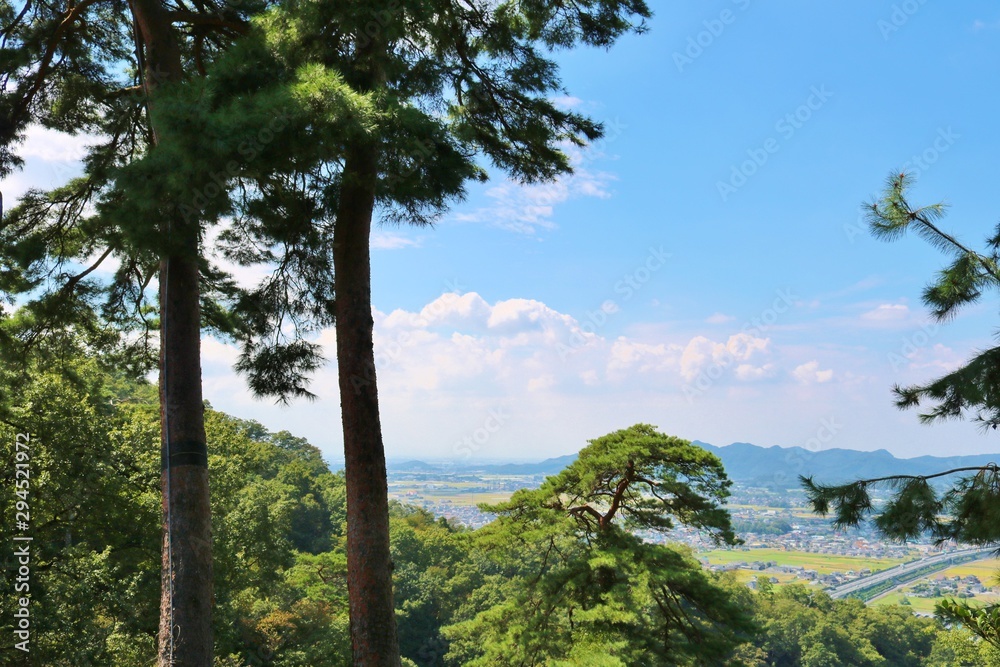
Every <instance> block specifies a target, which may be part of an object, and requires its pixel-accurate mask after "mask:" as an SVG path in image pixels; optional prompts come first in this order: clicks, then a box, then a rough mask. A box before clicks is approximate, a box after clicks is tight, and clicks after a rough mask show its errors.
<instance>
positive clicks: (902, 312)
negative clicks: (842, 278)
mask: <svg viewBox="0 0 1000 667" xmlns="http://www.w3.org/2000/svg"><path fill="white" fill-rule="evenodd" d="M909 316H910V307H909V306H907V305H906V304H903V303H883V304H880V305H879V306H878V307H876V308H874V309H872V310H869V311H867V312H865V313H862V314H861V319H862V320H864V321H866V322H874V323H889V322H905V321H906V320H907V319H908V318H909Z"/></svg>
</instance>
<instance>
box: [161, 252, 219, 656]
mask: <svg viewBox="0 0 1000 667" xmlns="http://www.w3.org/2000/svg"><path fill="white" fill-rule="evenodd" d="M192 240H193V244H192V243H191V241H192ZM188 245H189V246H190V245H193V246H194V248H193V249H194V250H197V237H195V238H194V239H189V240H188ZM198 273H199V272H198V264H197V262H196V261H195V260H194V259H192V258H191V256H190V255H187V254H185V255H175V256H172V257H169V258H168V259H166V260H164V261H163V263H162V264H161V270H160V313H161V315H160V316H161V333H160V335H161V344H160V428H161V452H162V460H163V467H162V476H161V479H160V484H161V488H162V490H163V561H162V570H161V572H162V576H161V581H162V588H161V593H160V637H159V665H160V667H173V666H174V665H177V666H180V667H211V665H212V662H213V657H212V656H213V645H212V602H213V600H212V521H211V506H210V504H209V490H208V454H207V448H206V445H205V441H206V438H205V419H204V407H203V404H202V393H201V347H200V346H201V326H200V310H199V304H198Z"/></svg>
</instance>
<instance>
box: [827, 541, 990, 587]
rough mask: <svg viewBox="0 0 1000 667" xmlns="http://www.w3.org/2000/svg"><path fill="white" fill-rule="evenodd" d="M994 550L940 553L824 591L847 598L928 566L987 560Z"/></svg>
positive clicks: (959, 550)
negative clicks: (960, 560) (956, 561)
mask: <svg viewBox="0 0 1000 667" xmlns="http://www.w3.org/2000/svg"><path fill="white" fill-rule="evenodd" d="M994 550H995V548H994V547H974V548H970V549H958V550H956V551H949V552H948V553H941V554H937V555H936V556H929V557H927V558H921V559H920V560H915V561H913V562H912V563H903V564H902V565H897V566H895V567H891V568H889V569H888V570H881V571H879V572H876V573H875V574H871V575H868V576H867V577H862V578H860V579H855V580H853V581H849V582H847V583H846V584H840V585H839V586H834V587H832V588H828V589H826V592H827V593H829V594H830V597H833V598H843V597H847V596H848V595H850V594H851V593H856V592H858V591H861V590H864V589H866V588H871V587H872V586H875V585H877V584H880V583H882V582H885V581H889V580H891V579H898V578H902V579H906V576H907V575H908V574H912V573H913V572H916V571H917V570H921V569H923V568H925V567H927V566H929V565H941V567H940V568H939V569H941V570H946V569H948V567H949V566H950V565H951V563H953V562H954V561H955V560H959V559H962V560H963V562H968V561H969V560H979V559H980V558H988V557H990V556H992V555H993V552H994ZM970 556H975V558H970ZM900 583H903V582H900Z"/></svg>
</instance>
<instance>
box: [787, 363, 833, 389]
mask: <svg viewBox="0 0 1000 667" xmlns="http://www.w3.org/2000/svg"><path fill="white" fill-rule="evenodd" d="M792 377H794V378H795V379H796V380H798V381H799V382H801V383H802V384H822V383H824V382H829V381H830V380H832V379H833V370H832V369H827V370H820V368H819V362H818V361H809V362H806V363H804V364H802V365H800V366H797V367H796V368H795V370H794V371H792Z"/></svg>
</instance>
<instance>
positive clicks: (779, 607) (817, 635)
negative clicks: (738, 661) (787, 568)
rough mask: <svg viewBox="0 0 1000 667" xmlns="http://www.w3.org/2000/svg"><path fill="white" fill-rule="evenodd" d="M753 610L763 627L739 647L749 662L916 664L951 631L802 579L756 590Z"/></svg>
mask: <svg viewBox="0 0 1000 667" xmlns="http://www.w3.org/2000/svg"><path fill="white" fill-rule="evenodd" d="M754 614H755V616H756V621H757V623H758V624H759V626H760V627H761V631H760V632H759V633H758V634H756V635H755V637H754V638H753V640H752V642H751V643H750V644H748V645H745V646H744V647H741V649H740V650H739V651H737V653H736V655H738V656H745V657H744V658H743V663H744V664H749V665H753V664H758V665H773V666H775V667H793V666H798V665H844V666H847V665H852V666H855V667H875V666H879V667H918V666H919V665H924V664H928V663H927V662H926V661H927V660H928V658H929V656H930V655H931V653H932V651H933V650H934V647H935V646H936V644H937V642H938V641H939V639H940V636H941V635H946V634H947V631H942V630H941V629H940V626H938V624H937V623H936V622H935V621H934V620H932V619H927V618H917V617H915V616H914V615H913V614H912V613H911V612H910V611H908V610H906V609H904V608H902V607H866V606H864V604H862V603H861V602H860V601H858V600H852V599H846V600H832V599H831V598H830V597H829V596H827V595H826V594H825V593H822V592H820V591H816V590H814V589H809V588H806V587H804V586H801V585H798V584H792V585H788V586H784V587H781V588H777V589H775V590H771V591H768V592H766V593H765V592H761V593H758V595H757V596H756V603H755V604H754ZM755 660H756V662H754V661H755Z"/></svg>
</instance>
